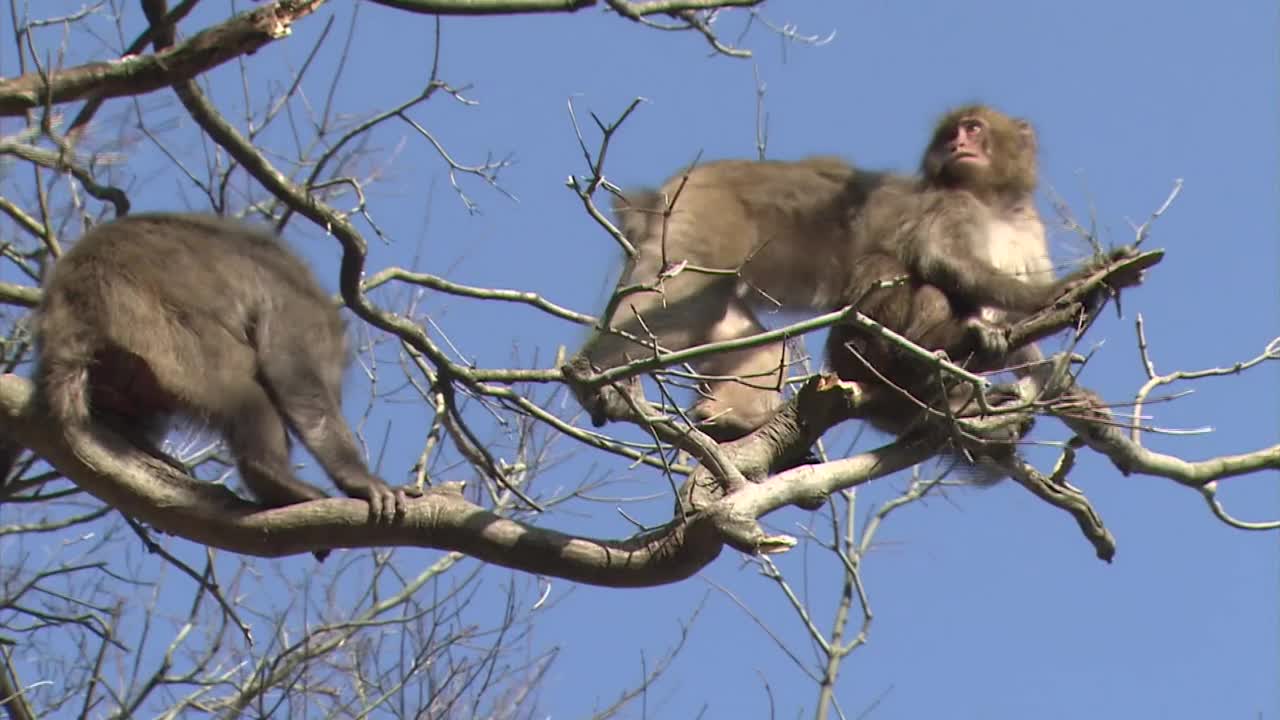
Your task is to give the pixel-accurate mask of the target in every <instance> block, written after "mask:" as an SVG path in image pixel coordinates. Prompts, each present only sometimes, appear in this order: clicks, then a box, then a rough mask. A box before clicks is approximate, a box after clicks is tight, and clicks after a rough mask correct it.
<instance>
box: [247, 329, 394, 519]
mask: <svg viewBox="0 0 1280 720" xmlns="http://www.w3.org/2000/svg"><path fill="white" fill-rule="evenodd" d="M327 359H328V358H324V357H315V356H313V355H308V354H306V353H287V352H284V351H283V350H282V349H281V348H275V349H274V350H272V349H270V348H267V349H264V350H263V352H262V358H261V360H262V376H263V378H264V380H265V383H266V385H267V387H268V388H269V389H270V394H271V399H272V400H273V402H274V405H273V408H272V410H273V412H275V411H276V410H277V409H278V412H279V415H281V416H283V417H284V418H285V420H286V421H287V422H288V425H289V427H291V428H293V431H294V432H295V433H297V434H298V438H299V439H301V440H302V444H303V445H306V446H307V449H308V450H310V451H311V454H312V455H314V456H315V458H316V460H317V461H318V462H319V463H320V466H321V467H323V468H324V470H325V472H326V473H327V474H328V475H329V477H330V478H331V479H332V480H333V483H334V484H335V485H337V486H338V488H339V489H340V490H342V492H344V493H346V494H347V495H348V496H350V497H354V498H360V499H362V500H366V501H368V503H369V514H370V517H371V518H372V519H373V521H374V522H377V523H391V522H394V521H395V519H396V518H398V517H404V513H405V503H406V499H405V494H404V491H402V490H399V491H398V490H395V489H392V488H391V486H389V485H387V483H386V482H384V481H383V480H382V479H381V478H378V477H376V476H374V475H373V474H372V473H370V472H369V470H368V468H367V466H366V465H365V463H364V454H363V453H362V452H361V451H360V446H359V445H358V444H357V443H356V439H355V435H354V434H353V433H352V432H351V428H350V427H349V426H348V425H347V421H346V419H345V418H343V417H342V405H341V402H340V400H339V398H340V397H341V386H340V382H341V371H340V369H339V368H321V367H310V366H311V365H313V364H317V363H322V362H324V361H325V360H327Z"/></svg>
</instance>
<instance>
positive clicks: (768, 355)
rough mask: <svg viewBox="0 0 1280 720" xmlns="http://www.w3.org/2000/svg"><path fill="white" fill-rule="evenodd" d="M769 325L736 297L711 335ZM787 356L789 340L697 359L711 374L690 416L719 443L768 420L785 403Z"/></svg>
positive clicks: (728, 335)
mask: <svg viewBox="0 0 1280 720" xmlns="http://www.w3.org/2000/svg"><path fill="white" fill-rule="evenodd" d="M764 330H765V328H764V326H763V325H761V324H760V321H759V320H758V319H756V316H755V314H754V313H753V312H751V308H749V307H748V306H747V305H746V303H744V302H743V301H741V300H736V299H735V300H734V301H732V302H731V303H730V304H729V306H728V308H727V309H726V311H725V313H724V316H723V317H721V318H720V320H719V321H718V322H717V323H715V325H714V326H712V327H711V329H710V331H709V333H708V334H709V337H708V340H709V341H710V342H722V341H725V340H737V339H740V338H744V337H750V336H751V335H755V334H758V333H761V332H764ZM788 361H789V354H788V352H787V348H786V343H780V342H775V343H770V344H768V345H762V346H760V347H754V348H750V349H747V350H737V351H734V352H729V353H721V354H718V355H714V356H712V357H709V358H707V359H705V360H699V361H698V362H696V363H693V367H694V370H696V371H697V372H698V373H699V374H700V375H707V376H711V377H710V378H709V379H708V380H706V381H705V382H704V383H702V388H701V389H700V393H701V394H702V397H700V398H699V399H698V401H697V402H695V403H694V405H693V407H692V408H691V409H690V411H689V416H690V418H691V419H693V420H695V421H697V422H698V423H699V425H700V426H701V429H702V430H703V432H705V433H707V434H708V435H710V436H711V437H712V438H714V439H715V440H717V441H718V442H726V441H729V440H736V439H738V438H740V437H743V436H744V435H747V434H749V433H751V432H753V431H754V430H756V429H757V428H759V427H760V426H762V425H764V424H765V423H766V422H768V421H769V419H770V418H772V417H773V415H774V413H776V412H777V411H778V408H779V407H781V405H782V402H783V396H782V392H781V387H782V381H783V380H785V379H786V374H787V367H788V366H789V362H788Z"/></svg>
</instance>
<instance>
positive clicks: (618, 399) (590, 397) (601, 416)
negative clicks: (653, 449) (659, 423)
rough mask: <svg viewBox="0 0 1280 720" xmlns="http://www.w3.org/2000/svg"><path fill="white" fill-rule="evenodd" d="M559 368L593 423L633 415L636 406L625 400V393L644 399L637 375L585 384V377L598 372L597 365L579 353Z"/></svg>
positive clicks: (641, 400) (599, 423) (601, 423)
mask: <svg viewBox="0 0 1280 720" xmlns="http://www.w3.org/2000/svg"><path fill="white" fill-rule="evenodd" d="M560 372H561V374H563V375H564V377H565V379H566V380H568V382H569V388H570V389H571V390H573V394H574V395H575V396H576V397H577V398H578V403H579V404H581V405H582V407H583V409H584V410H586V411H587V414H588V415H590V416H591V424H592V425H594V426H595V427H603V426H604V425H605V424H606V423H608V422H610V421H612V420H624V419H626V418H631V417H635V414H636V413H635V410H634V409H633V408H632V404H631V402H628V398H627V397H626V396H627V395H629V396H630V397H631V398H632V399H633V400H635V401H638V402H644V391H643V390H642V389H641V387H640V378H635V377H632V378H627V379H625V380H619V381H618V382H616V383H613V384H612V385H607V386H605V387H599V388H597V387H591V386H589V385H587V384H586V383H585V379H586V378H588V377H590V376H591V375H592V374H594V373H595V372H597V369H596V368H595V367H593V366H592V365H591V361H590V360H589V359H588V358H587V357H585V356H582V355H579V356H577V357H575V358H573V359H572V360H570V361H569V362H568V363H565V364H564V365H563V366H562V367H561V368H560Z"/></svg>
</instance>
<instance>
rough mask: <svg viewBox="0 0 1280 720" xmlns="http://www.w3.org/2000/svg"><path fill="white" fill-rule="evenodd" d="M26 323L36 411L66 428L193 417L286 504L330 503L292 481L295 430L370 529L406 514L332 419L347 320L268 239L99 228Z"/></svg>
mask: <svg viewBox="0 0 1280 720" xmlns="http://www.w3.org/2000/svg"><path fill="white" fill-rule="evenodd" d="M33 320H34V322H33V327H34V334H35V344H36V353H37V360H36V366H35V371H34V382H35V398H36V402H37V407H38V408H40V409H41V410H42V411H43V412H46V413H48V415H49V416H51V417H52V419H54V420H56V421H57V422H58V423H59V424H60V425H61V426H62V427H64V428H67V429H68V435H70V434H71V432H74V431H77V430H83V429H85V428H87V427H88V426H89V424H90V423H92V422H99V423H103V424H105V425H107V426H108V427H110V428H111V429H113V430H115V431H116V432H117V433H119V434H121V435H123V436H125V437H126V438H128V439H130V440H131V441H134V442H137V443H139V444H143V445H144V446H145V445H147V444H152V445H154V444H155V443H157V442H158V441H159V440H160V439H162V438H163V435H164V433H165V431H166V430H168V429H169V428H170V427H171V426H172V424H173V422H174V421H175V420H186V421H190V422H194V423H197V424H199V425H202V426H205V427H208V428H209V429H211V430H213V431H215V432H217V433H218V434H220V435H221V436H222V438H223V439H224V440H225V441H226V443H227V445H228V447H229V448H230V450H231V453H232V455H233V456H234V457H235V460H236V466H237V468H238V470H239V472H240V477H241V479H242V480H243V481H244V483H245V485H246V486H248V488H249V490H250V491H252V493H253V494H254V495H255V496H256V497H257V499H258V500H259V501H260V502H261V503H262V504H264V505H266V506H268V507H281V506H285V505H291V504H293V503H300V502H306V501H308V500H318V499H321V498H324V497H327V496H326V494H325V493H324V492H322V491H321V490H320V489H319V488H316V487H313V486H311V485H309V484H307V483H305V482H303V481H301V480H299V479H298V478H297V477H295V475H294V473H293V470H292V468H291V466H290V461H289V450H290V432H292V433H293V434H294V435H296V436H297V438H299V439H300V440H301V441H302V443H303V444H304V445H305V446H306V447H307V448H308V449H309V450H310V451H311V453H312V454H313V455H314V456H315V457H316V460H317V461H319V463H320V465H321V466H322V467H323V468H324V470H325V472H326V473H327V474H328V475H329V477H330V478H331V479H332V480H333V482H334V484H335V485H337V486H338V488H339V489H341V490H342V491H343V492H345V493H346V494H347V495H349V496H351V497H354V498H360V499H364V500H366V501H368V503H369V514H370V517H371V519H372V520H373V521H374V522H378V523H389V522H393V521H394V520H395V519H396V518H398V517H400V516H403V515H404V512H405V505H406V498H405V493H404V491H403V490H393V489H392V488H391V487H390V486H388V485H387V483H386V482H384V481H383V480H381V479H380V478H378V477H376V476H374V475H373V474H371V473H370V472H369V470H368V468H367V466H366V465H365V462H364V459H363V457H362V454H361V451H360V448H359V446H358V445H357V443H356V440H355V436H354V434H353V433H352V431H351V428H350V427H349V426H348V425H347V422H346V420H345V419H344V418H343V416H342V409H341V394H342V374H343V371H344V370H345V368H346V365H347V362H348V360H349V355H348V351H347V345H346V328H345V324H344V322H343V320H342V318H341V316H340V315H339V313H338V309H337V307H335V305H334V304H333V302H332V301H331V300H330V298H329V297H328V296H327V295H326V294H325V292H324V291H323V290H322V289H321V288H320V285H319V284H318V282H317V281H316V279H315V276H314V275H313V274H312V273H311V271H310V269H309V268H308V267H307V266H306V265H305V264H304V263H303V262H302V261H301V260H300V259H299V258H298V257H297V256H295V255H294V254H293V253H291V252H290V251H289V250H288V249H287V248H286V247H285V246H284V245H283V243H282V242H281V241H280V240H279V239H278V238H277V237H276V236H275V235H274V234H273V233H270V232H267V231H265V230H260V229H257V228H254V227H252V226H250V225H247V224H244V223H241V222H238V221H233V220H229V219H224V218H220V217H217V216H214V215H201V214H173V213H154V214H138V215H130V216H127V217H123V218H120V219H117V220H113V221H110V222H107V223H104V224H101V225H98V226H96V227H94V228H93V229H91V230H89V231H88V232H87V233H85V235H84V236H83V237H82V238H81V239H80V240H79V242H78V243H76V244H75V245H74V246H73V247H72V248H71V250H69V251H68V252H67V253H66V254H64V255H63V256H62V257H61V258H60V259H59V260H58V262H57V263H55V265H54V267H53V270H52V273H51V274H50V276H49V278H48V280H47V282H46V283H45V288H44V295H43V298H42V300H41V302H40V304H39V306H38V307H37V309H36V311H35V313H34V316H33ZM148 451H149V452H150V451H151V450H148ZM318 557H320V556H319V555H318Z"/></svg>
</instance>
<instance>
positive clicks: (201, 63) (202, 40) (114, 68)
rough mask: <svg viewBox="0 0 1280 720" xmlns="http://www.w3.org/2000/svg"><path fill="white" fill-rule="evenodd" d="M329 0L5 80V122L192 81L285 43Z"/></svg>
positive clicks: (0, 105) (289, 0)
mask: <svg viewBox="0 0 1280 720" xmlns="http://www.w3.org/2000/svg"><path fill="white" fill-rule="evenodd" d="M324 3H325V0H279V1H278V2H275V3H272V4H270V5H266V6H264V7H261V8H258V9H256V10H252V11H250V12H247V13H242V14H240V15H237V16H235V17H233V18H231V19H230V20H228V21H226V22H225V23H222V24H221V25H217V26H215V27H212V28H209V29H207V30H204V31H201V32H199V33H197V34H195V35H194V36H192V37H191V38H190V39H188V40H187V41H185V42H182V43H179V44H177V45H175V46H173V47H172V48H170V49H168V50H164V51H162V52H157V53H153V54H150V55H134V56H129V57H124V58H120V59H119V60H111V61H107V62H94V63H86V64H84V65H80V66H77V67H73V68H67V69H64V70H58V71H54V72H33V73H27V74H26V75H20V76H18V77H16V78H9V79H5V80H0V116H8V115H23V114H25V113H26V112H27V111H28V110H32V109H36V108H41V107H44V106H45V105H47V104H53V105H58V104H61V103H67V102H74V101H77V100H85V99H89V98H94V99H101V98H112V97H121V96H125V95H141V94H144V93H149V92H152V91H155V90H160V89H161V88H165V87H168V86H170V85H172V84H174V83H176V82H180V81H183V80H189V79H191V78H194V77H196V76H197V75H199V74H201V73H203V72H205V71H207V70H210V69H212V68H215V67H217V66H219V65H221V64H223V63H225V62H227V61H228V60H232V59H235V58H237V57H240V56H242V55H251V54H253V53H254V52H256V51H257V50H258V49H259V48H261V47H262V46H264V45H266V44H267V43H269V42H272V41H274V40H279V39H280V38H282V37H285V36H287V35H288V34H289V32H290V26H291V25H293V23H295V22H297V21H298V20H299V19H300V18H302V17H304V16H306V15H310V14H311V13H313V12H315V11H316V9H318V8H319V7H320V6H321V5H323V4H324Z"/></svg>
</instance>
